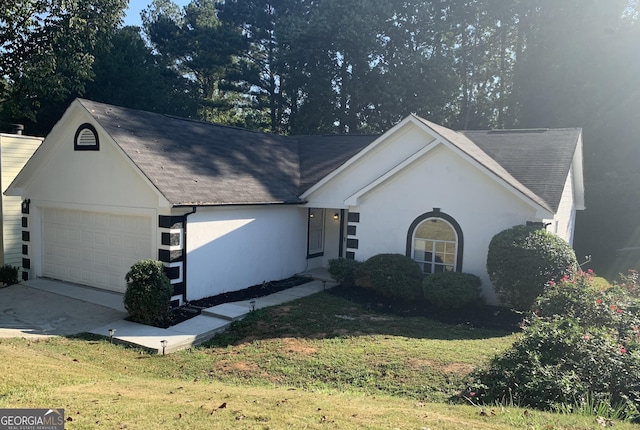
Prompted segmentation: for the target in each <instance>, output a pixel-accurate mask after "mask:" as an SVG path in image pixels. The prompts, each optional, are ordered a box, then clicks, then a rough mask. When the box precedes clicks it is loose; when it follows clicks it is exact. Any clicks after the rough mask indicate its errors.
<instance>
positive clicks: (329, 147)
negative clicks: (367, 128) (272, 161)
mask: <svg viewBox="0 0 640 430" xmlns="http://www.w3.org/2000/svg"><path fill="white" fill-rule="evenodd" d="M378 137H379V135H325V136H297V137H296V140H297V141H298V151H299V152H298V154H299V157H300V194H302V193H303V192H305V191H306V190H308V189H309V188H311V187H312V186H313V185H315V184H316V183H318V182H319V181H320V180H321V179H322V178H324V177H325V176H327V175H328V174H329V173H331V172H333V171H334V170H336V169H337V168H338V167H340V166H341V165H342V164H344V163H345V162H346V161H347V160H349V159H350V158H351V157H353V156H354V155H356V154H357V153H358V152H360V151H362V150H363V149H364V148H365V147H366V146H367V145H369V144H370V143H371V142H373V141H374V140H376V139H377V138H378Z"/></svg>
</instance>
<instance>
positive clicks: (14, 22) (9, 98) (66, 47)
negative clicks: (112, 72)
mask: <svg viewBox="0 0 640 430" xmlns="http://www.w3.org/2000/svg"><path fill="white" fill-rule="evenodd" d="M126 6H127V1H126V0H75V1H63V0H49V1H45V0H35V1H6V2H2V5H0V28H2V31H1V32H0V80H1V81H3V83H4V85H0V91H1V92H0V118H2V120H3V121H6V122H9V121H11V122H16V121H18V120H20V121H23V122H31V124H33V123H35V122H36V121H37V118H38V113H39V111H40V110H41V108H43V107H45V106H46V105H47V104H49V103H53V104H56V103H61V102H65V103H66V102H67V101H68V100H69V98H71V99H73V97H75V96H76V95H79V94H82V93H83V92H84V89H85V85H86V83H87V82H88V81H90V80H91V79H92V78H93V76H94V73H93V62H94V58H95V53H96V51H97V50H99V49H101V48H103V47H104V46H107V45H108V43H109V39H110V37H111V35H112V34H113V31H114V30H115V29H116V27H117V26H118V25H119V24H120V22H121V18H122V16H123V11H124V9H125V7H126ZM58 108H59V109H65V108H66V105H65V106H62V107H59V106H58ZM60 114H61V112H60V113H57V115H58V117H59V115H60ZM57 119H58V118H55V120H57ZM47 125H48V126H49V128H50V127H51V126H53V123H51V124H47ZM38 128H40V129H42V128H41V127H38ZM45 130H46V131H48V130H47V129H45ZM43 131H44V130H43ZM46 131H44V132H45V133H46Z"/></svg>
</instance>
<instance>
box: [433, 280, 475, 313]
mask: <svg viewBox="0 0 640 430" xmlns="http://www.w3.org/2000/svg"><path fill="white" fill-rule="evenodd" d="M481 286H482V281H481V280H480V278H478V277H477V276H476V275H472V274H470V273H458V272H441V273H434V274H432V275H429V276H427V277H425V278H424V281H422V291H423V293H424V298H425V299H426V300H427V301H428V302H429V303H431V304H433V305H434V306H436V307H438V308H441V309H459V308H462V307H465V306H468V305H471V304H481V303H482V294H481V292H482V290H481Z"/></svg>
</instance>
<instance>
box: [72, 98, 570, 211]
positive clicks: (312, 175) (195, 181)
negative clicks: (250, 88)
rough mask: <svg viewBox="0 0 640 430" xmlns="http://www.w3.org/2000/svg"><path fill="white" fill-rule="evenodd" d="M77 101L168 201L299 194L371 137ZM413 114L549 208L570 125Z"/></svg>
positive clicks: (243, 200)
mask: <svg viewBox="0 0 640 430" xmlns="http://www.w3.org/2000/svg"><path fill="white" fill-rule="evenodd" d="M79 102H80V103H81V104H82V106H84V107H85V109H86V110H87V111H88V112H89V113H90V114H91V115H92V116H93V118H95V120H96V121H98V123H99V124H100V125H101V126H102V127H103V128H104V129H105V131H106V132H107V133H109V135H110V136H111V137H112V138H113V140H114V141H115V142H116V144H117V145H118V146H120V148H121V149H122V150H123V151H124V153H125V154H126V155H127V156H128V157H129V158H130V159H131V160H132V161H133V163H135V164H136V165H137V166H138V167H139V168H140V170H141V171H142V173H143V174H144V175H145V176H146V177H147V178H148V179H149V180H150V181H151V183H153V184H154V185H155V186H156V188H157V189H158V190H159V192H160V193H161V194H162V195H164V196H165V197H166V198H167V200H168V201H169V202H170V203H171V204H173V205H176V206H179V205H230V204H275V203H281V204H282V203H301V201H300V198H299V196H300V195H301V194H302V193H303V192H304V191H306V190H308V189H309V188H310V187H311V186H313V185H314V184H316V183H317V182H318V181H320V180H321V179H322V178H324V177H325V176H327V175H328V174H329V173H331V172H332V171H334V170H335V169H337V168H338V167H340V166H341V165H342V164H344V163H345V162H346V161H347V160H349V159H350V158H351V157H353V156H354V155H356V154H357V153H358V152H360V151H361V150H362V149H364V148H365V147H366V146H367V145H369V144H370V143H372V142H373V141H374V140H375V139H376V138H378V137H379V136H378V135H360V136H358V135H325V136H277V135H272V134H267V133H258V132H252V131H249V130H244V129H239V128H234V127H225V126H220V125H216V124H211V123H205V122H199V121H193V120H188V119H183V118H176V117H170V116H166V115H162V114H157V113H150V112H144V111H139V110H135V109H127V108H122V107H117V106H112V105H107V104H103V103H97V102H93V101H89V100H83V99H79ZM416 118H417V119H418V120H419V121H421V122H423V123H424V124H425V125H427V126H428V127H430V128H432V129H433V130H434V131H436V132H437V133H439V134H440V135H442V137H444V138H445V139H447V140H448V141H450V142H451V143H453V144H454V145H456V146H458V148H460V149H461V150H462V151H464V152H465V153H467V154H468V155H469V156H471V157H472V158H474V159H475V160H476V161H478V162H479V163H481V164H482V165H484V166H485V167H487V168H488V169H489V170H491V171H493V172H494V173H496V174H497V175H498V176H500V177H501V178H502V179H504V180H505V181H507V182H508V183H510V184H511V185H512V186H513V187H515V188H516V189H518V190H519V191H521V192H522V193H523V194H525V195H527V196H528V197H529V198H531V199H532V200H533V201H536V202H537V203H538V204H540V205H542V206H543V207H546V208H548V209H552V210H553V211H554V212H555V211H556V210H557V208H558V204H559V202H560V197H561V194H562V190H563V187H564V184H565V180H566V178H567V173H568V171H569V168H570V166H571V162H572V159H573V154H574V152H575V149H576V144H577V142H578V138H579V135H580V130H579V129H552V130H529V131H527V130H507V131H464V132H455V131H452V130H450V129H447V128H445V127H442V126H439V125H437V124H433V123H431V122H429V121H426V120H424V119H422V118H419V117H416Z"/></svg>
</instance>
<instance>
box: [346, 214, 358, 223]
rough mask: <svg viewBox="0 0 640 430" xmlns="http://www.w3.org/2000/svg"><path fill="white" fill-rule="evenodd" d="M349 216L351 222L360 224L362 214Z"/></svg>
mask: <svg viewBox="0 0 640 430" xmlns="http://www.w3.org/2000/svg"><path fill="white" fill-rule="evenodd" d="M347 216H348V218H347V220H348V221H349V222H360V212H349V215H347Z"/></svg>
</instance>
